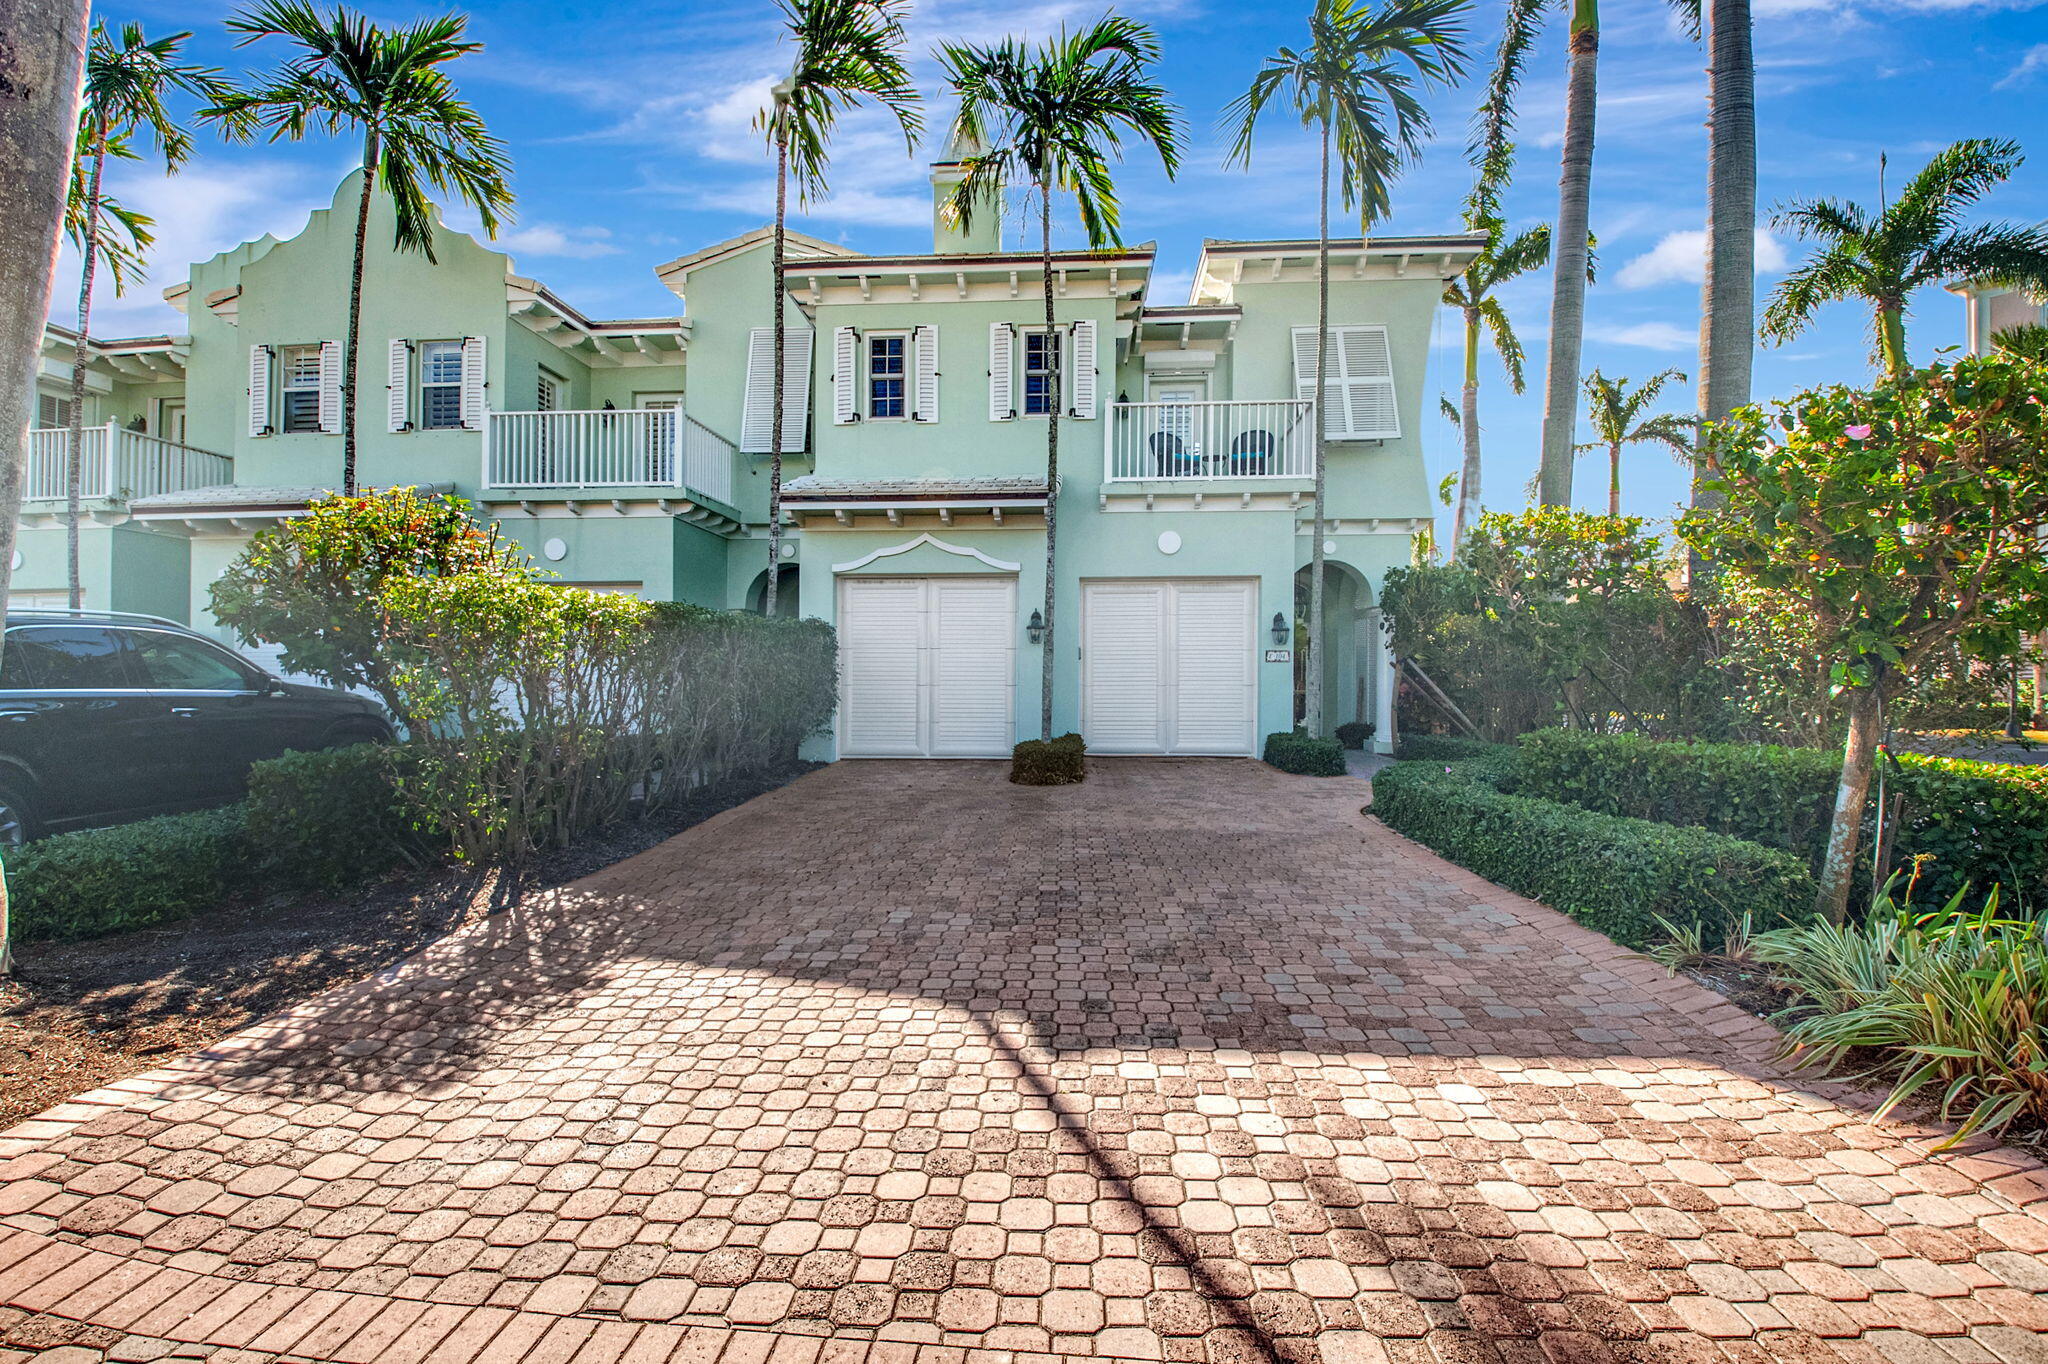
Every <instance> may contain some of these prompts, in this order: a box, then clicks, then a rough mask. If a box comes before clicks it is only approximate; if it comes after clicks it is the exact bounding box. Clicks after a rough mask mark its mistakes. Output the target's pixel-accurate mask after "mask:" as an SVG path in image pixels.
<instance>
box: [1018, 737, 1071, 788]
mask: <svg viewBox="0 0 2048 1364" xmlns="http://www.w3.org/2000/svg"><path fill="white" fill-rule="evenodd" d="M1084 748H1085V745H1084V744H1083V743H1082V740H1081V736H1080V735H1078V734H1062V735H1060V736H1059V737H1058V738H1057V739H1026V740H1025V741H1024V742H1023V743H1021V744H1018V745H1017V746H1016V748H1014V749H1012V750H1011V751H1010V780H1011V781H1013V782H1015V783H1017V785H1019V786H1071V785H1073V784H1074V783H1075V782H1077V781H1080V780H1082V779H1083V778H1085V777H1086V776H1087V775H1088V760H1087V757H1086V754H1085V752H1084Z"/></svg>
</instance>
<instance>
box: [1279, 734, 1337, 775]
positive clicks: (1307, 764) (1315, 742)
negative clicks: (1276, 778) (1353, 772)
mask: <svg viewBox="0 0 2048 1364" xmlns="http://www.w3.org/2000/svg"><path fill="white" fill-rule="evenodd" d="M1265 757H1266V762H1267V764H1268V765H1269V766H1272V767H1277V768H1279V769H1280V770H1281V771H1282V772H1292V773H1294V774H1295V775H1296V776H1300V777H1341V776H1343V775H1344V774H1345V772H1346V771H1347V770H1348V769H1347V768H1346V767H1345V765H1344V745H1342V744H1340V743H1338V742H1337V741H1336V740H1335V739H1319V738H1316V737H1315V736H1314V735H1312V734H1309V733H1307V732H1306V731H1304V730H1299V729H1297V730H1294V731H1292V732H1289V731H1285V730H1283V731H1281V732H1280V733H1277V734H1268V735H1267V736H1266V754H1265Z"/></svg>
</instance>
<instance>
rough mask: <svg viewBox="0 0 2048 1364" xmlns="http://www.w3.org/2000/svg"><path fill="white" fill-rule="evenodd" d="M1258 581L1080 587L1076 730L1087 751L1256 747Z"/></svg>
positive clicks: (1230, 752) (1236, 752)
mask: <svg viewBox="0 0 2048 1364" xmlns="http://www.w3.org/2000/svg"><path fill="white" fill-rule="evenodd" d="M1257 602H1258V584H1256V583H1252V582H1243V581H1236V580H1222V581H1214V580H1206V579H1182V580H1179V581H1157V582H1147V581H1133V582H1095V583H1086V584H1083V586H1082V588H1081V653H1082V659H1083V663H1082V688H1081V728H1082V734H1083V736H1084V737H1085V738H1086V739H1087V740H1088V747H1089V750H1090V751H1091V752H1096V753H1181V754H1221V755H1227V756H1231V757H1248V756H1250V755H1251V754H1252V753H1253V752H1254V748H1253V733H1252V730H1253V728H1254V726H1255V724H1256V721H1257V716H1256V710H1257V703H1258V673H1257V671H1256V664H1255V652H1254V651H1255V649H1256V648H1257V642H1256V641H1255V640H1254V638H1253V629H1254V617H1255V615H1256V614H1257Z"/></svg>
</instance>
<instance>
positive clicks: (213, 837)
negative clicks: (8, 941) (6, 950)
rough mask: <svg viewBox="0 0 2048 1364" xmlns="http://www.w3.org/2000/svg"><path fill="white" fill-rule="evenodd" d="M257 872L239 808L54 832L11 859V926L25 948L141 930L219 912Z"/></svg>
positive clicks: (199, 811) (251, 846)
mask: <svg viewBox="0 0 2048 1364" xmlns="http://www.w3.org/2000/svg"><path fill="white" fill-rule="evenodd" d="M257 875H258V857H257V854H256V851H255V849H254V846H253V845H252V843H251V841H250V839H249V836H248V830H247V827H246V825H245V822H244V818H243V807H241V806H240V805H229V806H225V807H223V808H221V809H218V810H198V811H194V812H193V813H191V814H183V815H159V816H157V817H156V818H155V819H145V820H140V821H138V822H137V823H134V824H121V825H116V826H115V827H113V828H111V829H86V830H82V831H81V832H78V833H70V834H57V835H55V836H53V837H50V838H44V839H39V840H37V841H36V842H34V843H30V844H28V845H26V846H24V847H21V848H17V849H15V850H14V851H13V852H12V853H10V854H8V857H7V885H8V892H9V896H10V905H9V908H10V918H11V927H12V930H13V935H14V937H15V938H16V939H18V940H19V941H22V942H37V941H41V940H45V939H52V938H56V939H70V938H97V937H102V936H104V935H106V934H108V933H119V932H124V931H126V930H128V929H133V928H145V927H147V926H149V925H150V924H158V923H166V922H168V921H170V920H173V919H183V918H187V917H189V916H191V915H193V914H199V913H203V912H204V911H206V910H209V909H214V908H217V907H218V906H219V905H221V904H222V903H223V902H224V901H226V900H228V899H230V898H232V897H233V896H235V895H238V894H241V893H243V892H245V891H247V890H248V889H249V888H250V887H251V885H252V884H253V882H254V881H255V880H256V878H257Z"/></svg>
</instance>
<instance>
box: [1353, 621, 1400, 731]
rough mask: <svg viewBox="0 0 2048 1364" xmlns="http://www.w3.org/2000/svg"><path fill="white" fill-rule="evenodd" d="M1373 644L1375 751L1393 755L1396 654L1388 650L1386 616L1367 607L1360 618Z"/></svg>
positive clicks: (1371, 691)
mask: <svg viewBox="0 0 2048 1364" xmlns="http://www.w3.org/2000/svg"><path fill="white" fill-rule="evenodd" d="M1359 619H1360V622H1361V624H1363V626H1364V627H1365V631H1366V633H1367V634H1368V635H1369V636H1370V637H1371V640H1372V643H1371V644H1370V645H1369V646H1368V654H1369V657H1370V658H1371V660H1372V674H1371V676H1372V684H1371V688H1370V697H1369V699H1370V702H1371V705H1372V751H1373V752H1375V753H1392V752H1393V751H1394V651H1393V650H1392V649H1391V648H1389V647H1388V646H1387V629H1386V613H1385V612H1383V611H1381V610H1380V608H1379V607H1377V606H1372V607H1367V608H1366V611H1365V614H1364V615H1363V616H1361V617H1360V618H1359Z"/></svg>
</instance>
